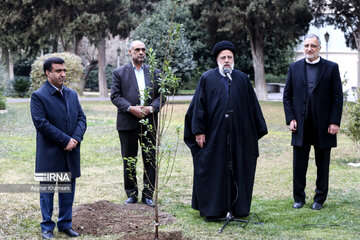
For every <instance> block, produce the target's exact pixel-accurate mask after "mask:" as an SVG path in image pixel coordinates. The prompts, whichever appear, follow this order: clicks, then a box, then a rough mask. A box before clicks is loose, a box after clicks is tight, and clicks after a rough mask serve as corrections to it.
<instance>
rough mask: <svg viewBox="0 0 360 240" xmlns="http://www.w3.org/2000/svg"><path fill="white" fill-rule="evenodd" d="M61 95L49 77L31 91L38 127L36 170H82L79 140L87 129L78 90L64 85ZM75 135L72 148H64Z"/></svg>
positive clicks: (32, 111) (74, 171)
mask: <svg viewBox="0 0 360 240" xmlns="http://www.w3.org/2000/svg"><path fill="white" fill-rule="evenodd" d="M63 94H64V97H63V96H62V95H61V93H60V92H59V91H57V90H56V89H55V88H54V87H52V86H51V85H50V83H49V82H48V81H46V82H45V84H44V85H43V86H42V87H41V88H39V89H38V90H37V91H35V92H34V93H33V94H32V95H31V103H30V109H31V117H32V120H33V123H34V126H35V128H36V167H35V172H36V173H41V172H68V171H70V172H71V177H72V178H77V177H79V176H80V175H81V174H80V142H81V141H82V139H83V136H84V133H85V131H86V116H85V114H84V112H83V110H82V108H81V106H80V103H79V99H78V95H77V93H76V92H75V91H73V90H71V89H69V88H67V87H65V86H63ZM70 138H74V139H76V140H77V141H78V142H79V144H78V145H77V147H76V148H75V149H73V150H72V151H65V150H64V148H65V147H66V146H67V144H68V143H69V141H70Z"/></svg>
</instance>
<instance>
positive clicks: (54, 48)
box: [52, 37, 58, 53]
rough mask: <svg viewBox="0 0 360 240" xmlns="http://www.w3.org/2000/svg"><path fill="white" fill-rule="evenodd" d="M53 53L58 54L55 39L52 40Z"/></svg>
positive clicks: (56, 39)
mask: <svg viewBox="0 0 360 240" xmlns="http://www.w3.org/2000/svg"><path fill="white" fill-rule="evenodd" d="M52 52H53V53H57V52H58V38H57V37H55V39H54V40H53V51H52Z"/></svg>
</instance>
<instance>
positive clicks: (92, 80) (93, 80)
mask: <svg viewBox="0 0 360 240" xmlns="http://www.w3.org/2000/svg"><path fill="white" fill-rule="evenodd" d="M113 70H114V67H113V66H111V65H106V70H105V72H106V82H107V85H108V88H111V82H112V72H113ZM98 74H99V70H98V68H95V69H94V70H92V71H91V72H90V74H89V77H88V79H87V81H86V83H85V88H90V89H91V90H96V91H98V90H99V75H98Z"/></svg>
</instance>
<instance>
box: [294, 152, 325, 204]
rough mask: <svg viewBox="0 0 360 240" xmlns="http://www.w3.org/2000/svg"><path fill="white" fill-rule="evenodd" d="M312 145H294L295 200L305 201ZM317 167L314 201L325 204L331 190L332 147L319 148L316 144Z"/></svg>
mask: <svg viewBox="0 0 360 240" xmlns="http://www.w3.org/2000/svg"><path fill="white" fill-rule="evenodd" d="M310 147H311V145H305V146H302V147H294V161H293V184H294V185H293V188H294V200H295V202H303V203H305V186H306V172H307V168H308V162H309V152H310ZM314 150H315V164H316V167H317V177H316V190H315V196H314V202H319V203H321V204H323V203H324V202H325V200H326V197H327V194H328V190H329V166H330V151H331V148H325V149H319V148H317V147H316V146H314Z"/></svg>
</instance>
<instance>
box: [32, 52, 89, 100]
mask: <svg viewBox="0 0 360 240" xmlns="http://www.w3.org/2000/svg"><path fill="white" fill-rule="evenodd" d="M50 57H60V58H62V59H64V61H65V64H66V82H65V85H66V86H68V87H69V88H71V89H73V90H75V91H77V92H78V93H79V94H80V95H82V93H83V91H84V84H83V77H82V76H83V67H82V65H81V59H80V57H79V56H77V55H75V54H72V53H67V52H63V53H51V54H46V55H43V56H40V57H38V58H37V59H36V60H35V62H34V63H33V64H32V65H31V73H30V78H31V82H32V84H31V92H33V91H35V90H37V89H38V88H40V87H41V86H42V85H43V84H44V82H45V80H46V76H45V75H44V70H43V64H44V61H45V60H46V59H48V58H50Z"/></svg>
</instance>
